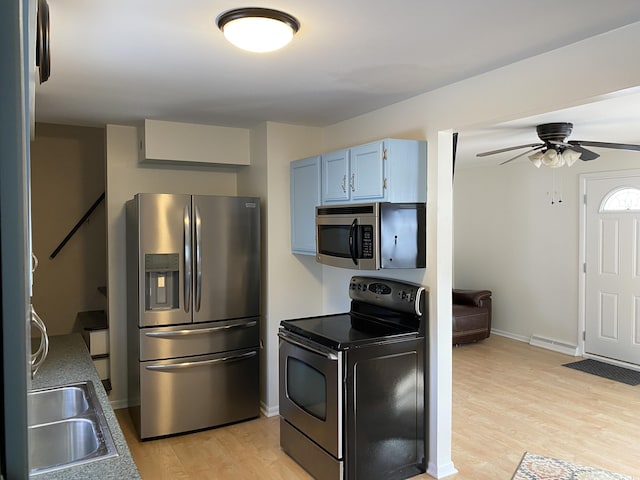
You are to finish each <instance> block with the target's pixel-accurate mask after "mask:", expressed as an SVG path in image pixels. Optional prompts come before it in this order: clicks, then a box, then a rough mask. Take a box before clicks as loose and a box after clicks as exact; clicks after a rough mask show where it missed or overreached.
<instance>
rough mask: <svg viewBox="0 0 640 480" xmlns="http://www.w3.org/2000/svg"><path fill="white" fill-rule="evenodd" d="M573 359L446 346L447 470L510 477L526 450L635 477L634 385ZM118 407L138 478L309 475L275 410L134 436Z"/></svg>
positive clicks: (637, 426)
mask: <svg viewBox="0 0 640 480" xmlns="http://www.w3.org/2000/svg"><path fill="white" fill-rule="evenodd" d="M575 360H576V358H574V357H570V356H567V355H562V354H559V353H555V352H551V351H548V350H544V349H541V348H537V347H531V346H529V345H527V344H525V343H522V342H517V341H514V340H510V339H507V338H503V337H498V336H492V337H491V338H489V339H487V340H485V341H484V342H481V343H477V344H472V345H465V346H461V347H457V348H454V350H453V439H452V450H453V461H454V464H455V467H456V468H457V469H458V473H457V474H455V475H452V476H450V477H448V478H449V479H451V480H503V479H504V480H509V479H510V478H511V476H512V475H513V473H514V471H515V469H516V467H517V466H518V464H519V462H520V459H521V457H522V455H523V454H524V453H525V452H526V451H530V452H533V453H538V454H542V455H549V456H552V457H556V458H560V459H563V460H566V461H570V462H574V463H579V464H582V465H589V466H592V467H598V468H603V469H607V470H612V471H615V472H617V473H624V474H627V475H633V476H634V477H635V478H636V479H637V480H640V386H636V387H631V386H628V385H624V384H621V383H617V382H613V381H610V380H606V379H603V378H600V377H596V376H593V375H589V374H587V373H583V372H578V371H575V370H572V369H569V368H566V367H563V366H562V364H563V363H568V362H571V361H575ZM116 415H117V417H118V420H119V421H120V424H121V426H122V429H123V431H124V434H125V438H126V439H127V442H128V444H129V447H130V449H131V452H132V454H133V458H134V460H135V462H136V464H137V465H138V468H139V470H140V473H141V475H142V478H143V479H144V480H162V479H183V480H196V479H197V480H201V479H216V480H240V479H242V480H248V479H261V480H270V479H273V480H308V479H310V478H311V477H309V476H308V475H307V474H306V473H305V472H304V470H302V468H300V467H299V466H298V465H297V464H296V463H295V462H294V461H293V460H291V459H290V458H289V457H288V456H287V455H286V454H284V453H283V452H282V451H281V450H280V448H279V426H278V418H277V417H272V418H264V417H261V418H259V419H256V420H252V421H248V422H242V423H239V424H235V425H231V426H227V427H222V428H217V429H211V430H206V431H202V432H197V433H193V434H188V435H179V436H175V437H170V438H164V439H159V440H150V441H145V442H140V441H138V440H137V438H136V435H135V431H134V429H133V426H132V424H131V419H130V417H129V415H128V413H127V411H126V410H118V411H117V412H116ZM430 478H431V477H430V476H428V475H426V474H423V475H419V476H417V477H414V480H418V479H420V480H426V479H430Z"/></svg>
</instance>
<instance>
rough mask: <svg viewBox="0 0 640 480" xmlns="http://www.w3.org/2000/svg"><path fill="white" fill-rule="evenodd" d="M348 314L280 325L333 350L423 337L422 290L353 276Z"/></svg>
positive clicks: (414, 286) (305, 319)
mask: <svg viewBox="0 0 640 480" xmlns="http://www.w3.org/2000/svg"><path fill="white" fill-rule="evenodd" d="M349 297H350V298H351V310H350V311H349V312H347V313H339V314H335V315H323V316H317V317H308V318H297V319H293V320H283V321H281V322H280V325H281V327H282V328H283V329H284V330H288V331H290V332H292V333H295V334H297V335H300V336H302V337H305V338H308V339H309V340H312V341H314V342H317V343H319V344H321V345H324V346H326V347H329V348H332V349H334V350H348V349H351V348H357V347H359V346H363V345H368V344H372V343H378V342H382V341H387V342H388V341H394V340H400V339H404V338H411V337H417V336H423V335H424V330H425V328H426V326H425V325H424V323H425V322H424V312H423V310H424V308H425V305H424V288H423V287H421V286H419V285H414V284H409V283H407V282H400V281H397V280H389V279H381V278H376V277H362V276H354V277H352V278H351V282H350V284H349Z"/></svg>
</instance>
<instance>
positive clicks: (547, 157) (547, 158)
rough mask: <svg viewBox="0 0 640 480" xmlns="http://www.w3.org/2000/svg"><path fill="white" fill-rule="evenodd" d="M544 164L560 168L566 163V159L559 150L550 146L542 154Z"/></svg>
mask: <svg viewBox="0 0 640 480" xmlns="http://www.w3.org/2000/svg"><path fill="white" fill-rule="evenodd" d="M542 164H543V165H544V166H545V167H549V168H558V167H561V166H563V165H564V160H563V158H562V155H559V154H558V152H556V151H555V149H553V148H549V149H548V150H547V151H546V152H544V154H543V155H542Z"/></svg>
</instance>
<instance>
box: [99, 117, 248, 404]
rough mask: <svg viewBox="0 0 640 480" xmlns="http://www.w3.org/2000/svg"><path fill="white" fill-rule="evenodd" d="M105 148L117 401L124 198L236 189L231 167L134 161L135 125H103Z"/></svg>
mask: <svg viewBox="0 0 640 480" xmlns="http://www.w3.org/2000/svg"><path fill="white" fill-rule="evenodd" d="M106 152H107V170H106V183H107V249H108V255H109V266H108V288H109V307H108V314H109V335H110V348H111V354H110V357H111V383H112V386H113V391H112V392H111V394H110V400H111V402H112V404H113V405H114V406H115V407H121V406H125V405H126V398H127V346H126V344H127V341H126V339H127V325H126V303H127V296H126V287H127V285H126V283H127V279H126V245H125V243H126V240H125V238H126V234H125V202H126V201H127V200H130V199H131V198H133V196H134V195H135V194H136V193H139V192H145V193H194V194H202V195H236V193H237V185H236V183H237V182H236V176H237V175H236V169H235V168H226V167H225V168H218V167H211V166H204V167H203V166H192V165H166V164H161V165H160V164H158V165H156V164H147V163H144V164H140V163H138V132H137V129H136V128H135V127H129V126H121V125H107V128H106Z"/></svg>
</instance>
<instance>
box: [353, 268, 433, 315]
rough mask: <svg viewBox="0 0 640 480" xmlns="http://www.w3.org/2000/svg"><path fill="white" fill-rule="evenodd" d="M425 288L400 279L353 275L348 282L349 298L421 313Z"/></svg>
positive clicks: (405, 311)
mask: <svg viewBox="0 0 640 480" xmlns="http://www.w3.org/2000/svg"><path fill="white" fill-rule="evenodd" d="M424 295H426V290H425V288H424V287H423V286H421V285H418V284H416V283H410V282H403V281H401V280H395V279H389V278H378V277H363V276H359V275H358V276H353V277H351V282H350V283H349V298H351V299H352V300H357V301H360V302H364V303H370V304H372V305H378V306H381V307H385V308H388V309H391V310H395V311H398V312H403V313H409V314H413V315H422V313H423V312H422V305H423V304H424V303H423V296H424Z"/></svg>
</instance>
